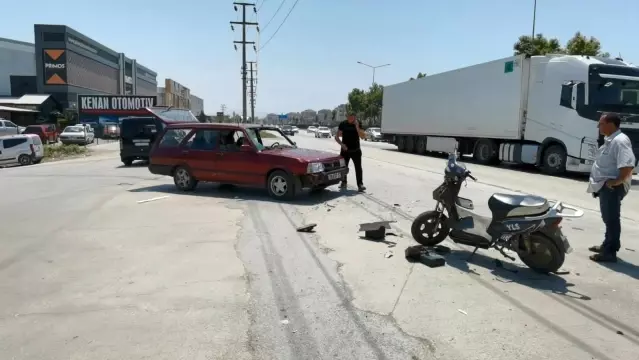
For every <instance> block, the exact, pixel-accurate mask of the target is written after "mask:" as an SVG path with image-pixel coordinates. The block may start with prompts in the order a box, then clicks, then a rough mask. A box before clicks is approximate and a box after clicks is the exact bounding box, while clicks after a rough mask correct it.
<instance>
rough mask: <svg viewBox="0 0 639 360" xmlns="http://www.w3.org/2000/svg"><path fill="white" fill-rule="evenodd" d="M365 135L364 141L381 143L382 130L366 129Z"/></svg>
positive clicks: (375, 128) (376, 128)
mask: <svg viewBox="0 0 639 360" xmlns="http://www.w3.org/2000/svg"><path fill="white" fill-rule="evenodd" d="M365 134H366V136H365V137H364V140H366V141H382V129H380V128H378V127H372V128H368V129H366V132H365Z"/></svg>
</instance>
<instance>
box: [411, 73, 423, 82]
mask: <svg viewBox="0 0 639 360" xmlns="http://www.w3.org/2000/svg"><path fill="white" fill-rule="evenodd" d="M423 77H426V74H423V73H421V72H420V73H419V74H417V77H416V78H410V79H408V80H415V79H421V78H423Z"/></svg>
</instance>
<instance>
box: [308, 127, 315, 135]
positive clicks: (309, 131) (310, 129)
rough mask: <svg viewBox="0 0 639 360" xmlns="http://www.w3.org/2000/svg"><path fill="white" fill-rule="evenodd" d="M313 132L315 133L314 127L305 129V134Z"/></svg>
mask: <svg viewBox="0 0 639 360" xmlns="http://www.w3.org/2000/svg"><path fill="white" fill-rule="evenodd" d="M315 131H317V128H316V127H315V126H309V127H308V128H306V132H307V133H309V134H312V133H314V132H315Z"/></svg>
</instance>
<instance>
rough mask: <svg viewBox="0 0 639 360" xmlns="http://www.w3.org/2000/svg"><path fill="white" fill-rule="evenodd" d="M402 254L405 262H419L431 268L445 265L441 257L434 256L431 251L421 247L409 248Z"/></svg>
mask: <svg viewBox="0 0 639 360" xmlns="http://www.w3.org/2000/svg"><path fill="white" fill-rule="evenodd" d="M404 254H405V256H406V260H408V261H410V262H416V261H419V262H421V263H422V264H424V265H426V266H428V267H431V268H435V267H440V266H444V265H446V260H445V259H444V257H443V256H441V255H438V254H436V253H435V251H434V250H433V249H429V248H428V247H426V246H423V245H414V246H409V247H407V248H406V250H405V252H404Z"/></svg>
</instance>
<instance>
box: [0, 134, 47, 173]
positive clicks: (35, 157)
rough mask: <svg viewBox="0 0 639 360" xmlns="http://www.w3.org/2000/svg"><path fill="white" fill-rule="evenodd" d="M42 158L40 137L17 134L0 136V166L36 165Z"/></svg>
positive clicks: (42, 150)
mask: <svg viewBox="0 0 639 360" xmlns="http://www.w3.org/2000/svg"><path fill="white" fill-rule="evenodd" d="M42 158H44V147H43V146H42V140H41V139H40V136H38V135H35V134H18V135H5V136H0V165H15V164H20V165H31V164H38V163H40V162H41V161H42Z"/></svg>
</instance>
